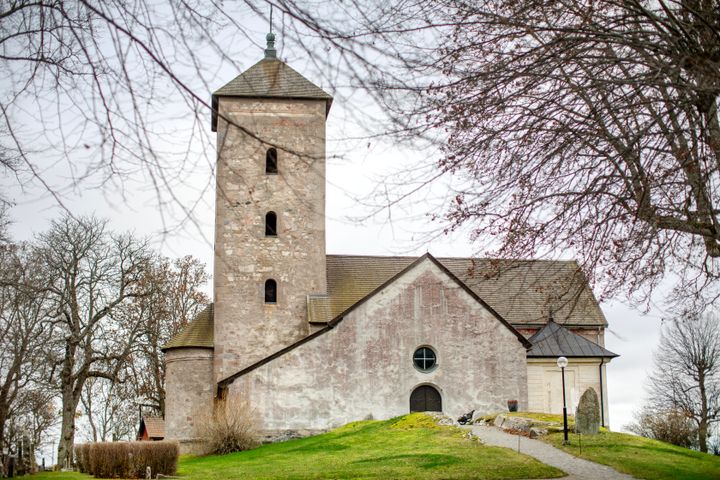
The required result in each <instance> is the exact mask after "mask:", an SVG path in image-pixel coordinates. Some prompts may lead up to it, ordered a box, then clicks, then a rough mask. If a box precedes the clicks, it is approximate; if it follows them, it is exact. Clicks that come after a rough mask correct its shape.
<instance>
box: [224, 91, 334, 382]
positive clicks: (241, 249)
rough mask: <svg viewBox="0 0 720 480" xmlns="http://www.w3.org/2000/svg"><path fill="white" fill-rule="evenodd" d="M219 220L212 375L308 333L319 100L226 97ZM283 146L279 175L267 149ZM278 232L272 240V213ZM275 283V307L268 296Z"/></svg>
mask: <svg viewBox="0 0 720 480" xmlns="http://www.w3.org/2000/svg"><path fill="white" fill-rule="evenodd" d="M219 109H220V113H221V116H225V117H228V118H230V119H231V120H232V121H233V122H236V123H238V124H240V125H242V126H244V127H245V128H246V129H247V130H248V131H249V134H248V133H246V132H243V131H241V130H240V129H238V128H236V127H234V126H231V125H229V124H228V123H227V122H226V121H225V120H223V119H222V118H221V119H219V124H218V152H219V155H218V163H217V194H216V213H215V215H216V217H215V272H214V297H215V365H214V369H215V379H216V380H221V379H223V378H225V377H227V376H229V375H231V374H233V373H235V372H237V371H238V370H240V369H242V368H244V367H247V366H249V365H251V364H253V363H254V362H256V361H258V360H261V359H263V358H265V357H266V356H268V355H270V354H272V353H274V352H275V351H277V350H280V349H281V348H283V347H285V346H287V345H290V344H292V343H293V342H295V341H296V340H298V339H300V338H302V337H304V336H306V335H308V334H309V333H310V328H309V325H308V323H307V316H306V315H307V314H306V310H307V307H306V303H307V295H308V294H313V293H325V292H326V291H327V286H326V271H325V114H326V110H325V109H326V103H325V101H322V100H288V99H250V98H227V97H222V98H221V99H220V105H219ZM251 134H252V135H256V136H257V137H259V138H261V139H263V140H264V141H266V142H269V143H271V144H273V145H272V146H275V147H276V148H277V152H278V170H279V173H278V174H277V175H268V174H266V173H265V153H266V151H267V149H268V148H270V146H271V145H268V144H263V143H262V142H261V141H259V140H257V139H255V138H253V137H252V136H251ZM269 211H273V212H275V213H276V214H277V227H278V235H277V236H276V237H266V236H265V214H266V213H267V212H269ZM267 279H274V280H275V281H276V282H277V286H278V298H277V304H266V303H265V302H264V285H265V281H266V280H267Z"/></svg>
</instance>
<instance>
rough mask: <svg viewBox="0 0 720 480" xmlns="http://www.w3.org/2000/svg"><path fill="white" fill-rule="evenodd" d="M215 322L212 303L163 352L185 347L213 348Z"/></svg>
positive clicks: (173, 338) (164, 347)
mask: <svg viewBox="0 0 720 480" xmlns="http://www.w3.org/2000/svg"><path fill="white" fill-rule="evenodd" d="M213 322H214V311H213V304H212V303H211V304H210V305H208V306H207V307H205V309H204V310H203V311H202V312H200V313H198V314H197V316H196V317H195V318H194V319H193V320H192V322H190V323H189V324H188V325H187V326H186V327H185V328H184V329H183V330H181V331H180V332H178V333H177V334H176V335H175V336H174V337H172V338H171V339H170V341H169V342H168V343H166V344H165V345H164V346H163V347H162V351H163V352H165V351H167V350H170V349H171V348H184V347H197V348H213V347H214V335H215V334H214V323H213Z"/></svg>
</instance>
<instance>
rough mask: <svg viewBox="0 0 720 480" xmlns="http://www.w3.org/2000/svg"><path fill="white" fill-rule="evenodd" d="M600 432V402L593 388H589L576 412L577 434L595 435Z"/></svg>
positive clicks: (581, 398)
mask: <svg viewBox="0 0 720 480" xmlns="http://www.w3.org/2000/svg"><path fill="white" fill-rule="evenodd" d="M598 431H600V402H599V401H598V396H597V393H595V390H594V389H593V388H588V389H587V390H585V393H583V394H582V397H580V403H578V407H577V411H576V412H575V433H581V434H583V435H595V434H596V433H598Z"/></svg>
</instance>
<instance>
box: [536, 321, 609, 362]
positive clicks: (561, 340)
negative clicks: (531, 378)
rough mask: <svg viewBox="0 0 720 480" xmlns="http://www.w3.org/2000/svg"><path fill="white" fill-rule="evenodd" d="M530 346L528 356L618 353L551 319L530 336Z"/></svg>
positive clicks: (575, 355)
mask: <svg viewBox="0 0 720 480" xmlns="http://www.w3.org/2000/svg"><path fill="white" fill-rule="evenodd" d="M529 340H530V343H532V347H531V348H530V350H528V353H527V356H528V358H538V357H554V358H556V357H570V358H581V357H605V358H614V357H617V356H618V355H617V354H616V353H613V352H611V351H610V350H607V349H605V348H603V347H601V346H600V345H598V344H596V343H594V342H591V341H590V340H588V339H587V338H585V337H583V336H581V335H578V334H577V333H574V332H571V331H570V330H568V329H567V328H565V327H563V326H562V325H558V324H557V323H555V322H554V321H553V320H549V321H548V322H547V324H546V325H545V326H544V327H543V328H541V329H540V330H538V331H537V332H536V333H535V335H533V336H532V337H530V339H529Z"/></svg>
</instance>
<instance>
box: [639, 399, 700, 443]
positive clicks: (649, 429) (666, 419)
mask: <svg viewBox="0 0 720 480" xmlns="http://www.w3.org/2000/svg"><path fill="white" fill-rule="evenodd" d="M625 428H627V429H628V430H629V431H631V432H633V433H634V434H636V435H640V436H641V437H646V438H654V439H655V440H660V441H662V442H667V443H672V444H673V445H678V446H680V447H685V448H691V447H697V439H698V428H697V425H696V424H695V422H693V421H692V419H691V418H690V417H688V416H687V414H685V412H683V411H682V410H677V409H674V410H656V409H655V408H653V406H651V405H647V406H644V407H643V408H642V410H640V411H638V412H636V413H635V422H633V423H631V424H630V425H626V426H625Z"/></svg>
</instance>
